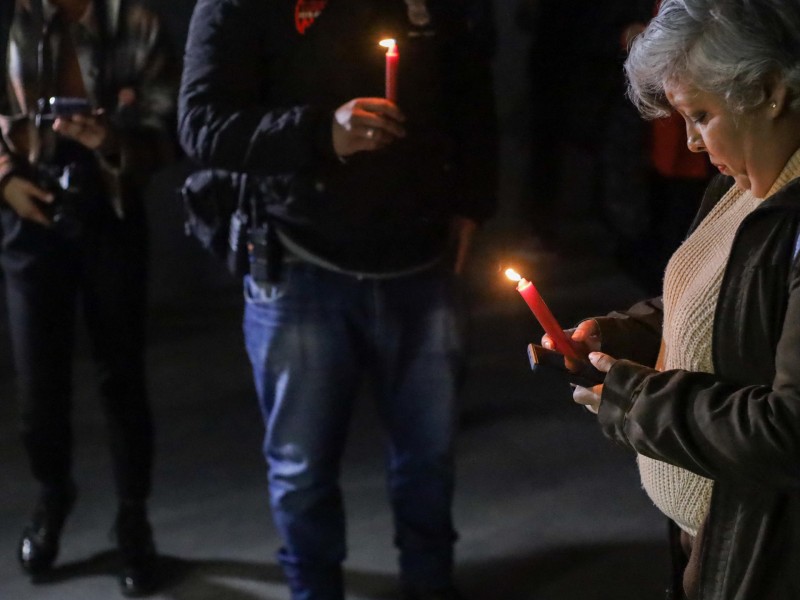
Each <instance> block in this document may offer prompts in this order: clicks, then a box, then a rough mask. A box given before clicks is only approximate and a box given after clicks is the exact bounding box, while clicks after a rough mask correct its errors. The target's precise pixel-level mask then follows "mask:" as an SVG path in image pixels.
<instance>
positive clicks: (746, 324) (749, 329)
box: [598, 180, 800, 600]
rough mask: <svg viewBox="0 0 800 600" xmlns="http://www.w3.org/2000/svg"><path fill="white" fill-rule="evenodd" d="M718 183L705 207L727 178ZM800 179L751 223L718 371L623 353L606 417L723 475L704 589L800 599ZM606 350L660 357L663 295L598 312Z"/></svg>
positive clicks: (724, 317) (730, 285) (724, 305)
mask: <svg viewBox="0 0 800 600" xmlns="http://www.w3.org/2000/svg"><path fill="white" fill-rule="evenodd" d="M730 181H731V180H727V183H728V185H727V186H720V185H719V184H720V181H717V182H714V183H712V187H711V188H710V193H708V194H707V195H706V198H705V200H704V203H703V207H702V208H701V214H707V212H708V210H710V208H711V206H713V204H714V203H716V202H717V201H718V200H719V198H720V197H721V196H722V193H723V192H724V190H725V187H729V185H730ZM798 224H800V180H794V181H792V182H790V183H789V184H788V185H787V186H786V187H785V188H783V189H782V190H781V191H780V192H778V193H777V194H775V195H774V196H772V197H770V198H768V199H767V200H765V201H764V202H763V204H762V205H761V206H760V207H759V208H758V209H756V210H755V211H753V212H752V213H751V214H750V215H749V216H748V217H747V218H746V219H745V220H744V222H743V223H742V224H741V226H740V227H739V230H738V231H737V234H736V237H735V239H734V242H733V246H732V249H731V255H730V259H729V262H728V265H727V268H726V271H725V274H724V278H723V281H722V288H721V290H720V295H719V300H718V305H717V311H716V316H715V319H714V333H713V340H712V352H713V360H714V370H715V374H713V375H712V374H706V373H695V372H687V371H682V370H675V371H666V372H663V373H660V372H657V371H654V370H652V369H651V368H648V367H645V366H642V365H641V364H638V363H635V362H632V361H628V360H620V361H618V362H617V363H616V364H615V365H614V366H613V367H612V368H611V371H610V372H609V374H608V377H607V378H606V381H605V387H604V390H603V397H602V404H601V407H600V415H599V417H600V421H601V424H602V426H603V429H604V431H605V433H606V435H608V436H609V437H610V438H612V439H614V440H616V441H617V442H619V443H621V444H623V445H625V446H628V447H630V448H631V449H633V450H635V451H636V452H638V453H640V454H644V455H646V456H649V457H651V458H655V459H658V460H662V461H665V462H668V463H671V464H673V465H677V466H679V467H683V468H685V469H688V470H690V471H693V472H695V473H697V474H699V475H702V476H704V477H708V478H710V479H713V480H714V492H713V497H712V501H711V509H710V513H709V516H708V518H707V521H706V523H705V524H704V527H703V535H702V538H701V539H702V544H701V547H700V548H699V549H698V548H695V551H699V552H700V571H699V586H698V589H697V590H696V594H697V595H696V598H697V599H698V600H756V599H758V600H795V599H796V598H800V571H798V569H797V565H798V564H800V260H798V258H797V257H796V256H795V243H796V240H797V234H798ZM598 322H599V323H600V327H601V332H602V340H603V351H604V352H607V353H609V354H611V355H612V356H616V357H623V358H624V357H632V356H636V357H637V359H638V360H644V361H645V362H648V361H651V364H652V361H654V359H655V356H656V354H657V352H658V344H659V339H660V327H661V312H660V304H659V303H658V302H649V303H644V304H641V305H638V306H637V307H635V309H634V310H632V311H629V312H628V313H625V314H617V315H611V316H610V317H607V318H600V319H598Z"/></svg>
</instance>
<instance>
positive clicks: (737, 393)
mask: <svg viewBox="0 0 800 600" xmlns="http://www.w3.org/2000/svg"><path fill="white" fill-rule="evenodd" d="M789 289H790V296H789V300H788V306H787V312H786V316H785V319H784V322H783V329H782V333H781V335H780V339H779V342H778V347H777V352H776V356H775V365H776V374H775V377H774V380H773V381H772V382H768V383H767V384H764V385H742V384H740V383H734V382H731V381H730V380H725V379H723V378H721V377H719V376H717V375H714V374H708V373H697V372H688V371H682V370H675V371H666V372H663V373H660V372H657V371H654V370H652V369H650V368H648V367H645V366H642V365H640V364H637V363H634V362H631V361H627V360H620V361H618V362H617V363H616V364H615V365H614V366H613V367H612V368H611V370H610V372H609V373H608V376H607V378H606V381H605V386H604V388H603V396H602V397H603V401H602V404H601V406H600V413H599V418H600V422H601V425H602V427H603V430H604V433H605V434H606V435H607V436H608V437H610V438H611V439H613V440H615V441H617V442H619V443H620V444H622V445H624V446H627V447H629V448H632V449H633V450H635V451H636V452H638V453H640V454H644V455H646V456H649V457H651V458H655V459H658V460H662V461H665V462H668V463H671V464H674V465H677V466H680V467H683V468H685V469H689V470H690V471H693V472H695V473H697V474H699V475H703V476H704V477H708V478H710V479H714V480H718V481H725V482H727V483H731V484H734V485H740V486H748V487H753V486H760V487H766V488H770V489H797V488H800V469H798V457H800V369H798V365H800V325H798V324H800V263H798V261H797V260H796V259H795V261H794V265H793V268H792V276H791V280H790V286H789Z"/></svg>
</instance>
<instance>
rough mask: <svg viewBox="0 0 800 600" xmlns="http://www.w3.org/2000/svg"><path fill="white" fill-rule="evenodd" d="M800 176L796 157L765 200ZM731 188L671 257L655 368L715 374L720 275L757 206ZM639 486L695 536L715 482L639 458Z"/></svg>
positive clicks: (742, 192)
mask: <svg viewBox="0 0 800 600" xmlns="http://www.w3.org/2000/svg"><path fill="white" fill-rule="evenodd" d="M798 176H800V151H799V152H797V153H795V154H794V156H792V158H791V159H790V160H789V162H788V163H787V164H786V167H785V168H784V170H783V172H782V173H781V175H780V176H779V177H778V179H777V180H776V182H775V184H774V185H773V187H772V189H771V190H770V191H769V193H768V194H767V196H771V195H772V194H774V193H775V192H777V191H778V190H780V189H781V188H782V187H783V186H784V185H786V183H788V182H789V181H791V180H792V179H794V178H796V177H798ZM761 202H762V199H761V198H756V197H755V196H753V194H751V193H750V192H749V191H747V190H741V189H739V188H738V187H736V186H734V187H732V188H731V189H730V190H729V191H728V192H727V193H726V194H725V195H724V196H723V197H722V199H721V200H720V201H719V202H718V203H717V205H716V206H715V207H714V208H713V209H712V210H711V212H710V213H709V214H708V215H707V216H706V218H705V219H704V220H703V222H702V223H701V224H700V225H699V226H698V227H697V229H696V230H695V231H694V232H693V233H692V235H691V236H690V237H689V238H688V239H687V240H686V241H685V242H684V243H683V244H682V245H681V247H680V248H678V250H677V251H676V252H675V254H674V255H673V256H672V258H671V259H670V261H669V264H668V265H667V270H666V273H665V276H664V329H663V336H664V338H663V341H662V344H661V352H660V353H659V357H658V363H657V365H656V368H658V369H659V370H671V369H684V370H687V371H701V372H705V373H713V372H714V366H713V364H712V361H711V334H712V328H713V324H714V311H715V309H716V305H717V296H718V295H719V291H720V285H721V283H722V274H723V272H724V270H725V266H726V265H727V262H728V255H729V253H730V248H731V245H732V243H733V237H734V234H735V233H736V230H737V229H738V227H739V225H740V224H741V222H742V220H743V219H744V218H745V217H746V216H747V215H748V214H749V213H750V212H752V211H753V210H754V209H755V208H756V207H757V206H758V205H759V204H760V203H761ZM638 464H639V474H640V476H641V480H642V485H643V487H644V489H645V491H646V492H647V494H648V496H650V499H651V500H652V501H653V503H655V505H656V506H657V507H658V508H659V509H660V510H661V512H663V513H664V514H665V515H667V516H668V517H669V518H671V519H672V520H674V521H675V522H676V523H677V524H678V525H679V526H680V528H681V529H683V530H684V531H686V532H687V533H689V534H690V535H692V536H694V535H696V534H697V529H698V528H699V527H700V525H701V524H702V522H703V520H704V519H705V516H706V514H707V513H708V506H709V503H710V501H711V489H712V487H713V482H712V481H711V480H709V479H706V478H704V477H701V476H699V475H695V474H694V473H692V472H690V471H687V470H685V469H681V468H680V467H675V466H673V465H670V464H667V463H665V462H661V461H658V460H653V459H651V458H647V457H646V456H641V455H639V456H638Z"/></svg>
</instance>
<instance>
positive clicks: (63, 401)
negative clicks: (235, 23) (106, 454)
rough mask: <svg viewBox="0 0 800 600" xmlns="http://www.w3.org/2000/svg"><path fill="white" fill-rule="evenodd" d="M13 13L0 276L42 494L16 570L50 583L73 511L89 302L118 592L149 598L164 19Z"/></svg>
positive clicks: (115, 6)
mask: <svg viewBox="0 0 800 600" xmlns="http://www.w3.org/2000/svg"><path fill="white" fill-rule="evenodd" d="M3 12H4V14H3V20H2V21H0V28H1V29H2V33H3V35H2V40H3V42H6V41H7V44H5V43H4V44H3V52H4V53H3V57H4V58H3V69H4V70H3V72H2V77H0V79H2V82H3V83H7V84H8V85H7V86H2V88H1V89H3V90H6V89H8V90H9V92H8V93H7V94H6V93H4V94H0V115H2V116H0V131H1V132H2V136H0V201H1V202H0V218H1V219H2V229H3V240H2V256H0V263H2V268H3V272H4V276H5V286H6V292H7V294H8V310H9V317H10V318H9V321H10V331H11V339H12V345H13V352H14V359H15V363H16V369H17V375H18V383H19V393H20V399H21V411H20V413H21V420H22V423H21V430H22V438H23V442H24V445H25V450H26V451H27V453H28V457H29V460H30V464H31V469H32V471H33V475H34V477H35V478H36V479H37V481H38V482H39V483H40V484H41V494H40V498H39V502H38V504H37V505H36V508H35V510H34V511H33V518H32V521H31V523H30V524H29V525H28V526H27V527H26V528H25V530H24V532H23V534H22V538H21V540H20V544H19V548H18V558H19V560H20V563H21V565H22V567H23V569H25V571H26V572H28V573H29V574H30V575H31V576H32V577H34V578H36V577H40V576H42V575H45V574H46V573H47V572H48V571H49V570H50V568H51V566H52V565H53V562H54V561H55V559H56V555H57V553H58V549H59V540H60V536H61V529H62V527H63V524H64V520H65V519H66V517H67V515H68V514H69V512H70V510H71V509H72V506H73V504H74V502H75V498H76V488H75V484H74V481H73V478H72V472H71V470H72V464H71V463H72V461H71V457H72V431H71V428H70V406H71V401H72V399H71V396H72V394H71V388H72V382H71V380H72V375H71V369H72V364H71V363H72V361H71V359H72V346H73V341H74V328H75V312H76V305H77V304H78V302H79V299H80V302H81V308H82V309H83V313H84V317H85V322H86V325H87V330H88V334H89V339H90V341H91V344H92V351H93V357H94V359H95V362H96V363H97V366H98V371H99V376H100V382H99V383H100V394H101V399H102V403H103V408H104V411H105V413H106V416H107V418H108V421H109V429H110V435H109V438H110V445H111V454H112V459H113V467H114V478H115V483H116V492H117V497H118V499H119V507H118V513H117V518H116V522H115V527H114V530H115V533H116V537H117V542H118V545H119V549H120V552H121V557H122V571H121V574H120V580H119V583H120V586H121V589H122V592H123V593H124V594H127V595H138V594H144V593H147V592H149V591H151V590H152V589H153V587H154V586H155V579H154V574H155V560H154V559H155V549H154V545H153V539H152V533H151V529H150V524H149V522H148V518H147V513H146V501H147V498H148V495H149V493H150V487H151V471H152V461H153V458H152V457H153V432H152V423H151V415H150V408H149V405H148V400H147V394H146V382H145V373H144V312H145V299H146V291H145V258H146V244H145V241H146V240H145V233H146V227H145V221H144V206H143V202H142V200H143V199H142V197H141V196H142V192H143V190H144V185H145V183H146V182H147V180H148V178H149V176H150V175H151V174H152V172H153V170H154V169H155V168H156V167H157V166H158V165H159V164H163V163H162V162H160V161H159V157H160V156H161V157H164V158H167V157H168V152H169V151H170V150H171V147H172V146H173V144H172V143H171V142H170V140H171V136H170V135H169V133H168V132H169V130H170V127H169V117H170V115H171V114H173V113H174V103H175V102H174V96H175V88H176V87H177V73H171V74H170V71H169V69H168V68H167V66H168V61H167V57H166V54H165V48H164V37H163V36H162V35H161V30H160V26H159V22H158V19H157V18H156V17H155V15H153V14H152V13H151V12H149V11H147V10H146V9H145V8H144V7H142V6H141V5H140V3H138V2H136V1H125V0H50V1H43V0H18V1H16V2H11V4H10V5H8V4H6V5H5V6H4V7H3ZM6 46H7V48H8V50H6ZM161 150H163V152H161Z"/></svg>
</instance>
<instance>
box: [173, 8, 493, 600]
mask: <svg viewBox="0 0 800 600" xmlns="http://www.w3.org/2000/svg"><path fill="white" fill-rule="evenodd" d="M489 12H490V7H489V6H488V3H486V2H460V1H449V0H445V1H442V2H427V1H426V0H406V1H405V2H404V1H403V0H360V1H354V2H336V1H327V2H326V1H325V0H296V1H292V2H287V3H276V2H262V1H260V0H200V1H199V2H198V3H197V5H196V7H195V12H194V15H193V17H192V22H191V26H190V33H189V39H188V43H187V48H186V54H185V57H186V60H185V67H184V73H183V81H182V85H181V92H180V96H179V111H178V112H179V131H180V138H181V143H182V145H183V147H184V149H185V150H186V152H187V154H188V155H189V156H190V157H191V158H193V159H195V160H196V161H198V162H199V163H200V164H201V165H202V166H203V167H205V168H212V169H228V170H230V171H239V172H243V173H246V174H247V177H248V179H249V180H250V181H251V185H252V187H253V189H257V190H259V191H258V192H257V193H256V194H255V197H254V198H253V201H254V202H255V203H257V204H258V208H259V211H257V212H260V214H261V215H262V217H263V220H262V219H260V220H259V222H250V223H249V228H250V231H251V246H252V247H253V249H254V250H255V252H254V253H253V255H252V257H251V258H252V260H253V262H252V265H253V268H252V270H251V272H250V274H248V275H246V276H245V278H244V286H245V296H246V308H245V316H244V331H245V343H246V347H247V351H248V354H249V357H250V360H251V363H252V367H253V375H254V379H255V387H256V391H257V395H258V400H259V404H260V408H261V410H262V414H263V419H264V426H265V430H266V436H265V440H264V444H263V452H264V457H265V459H266V461H267V463H268V481H269V492H270V498H271V506H272V513H273V518H274V521H275V523H276V526H277V529H278V531H279V533H280V535H281V537H282V540H283V547H282V548H281V549H280V551H279V553H278V560H279V561H280V563H281V565H282V567H283V570H284V573H285V575H286V577H287V579H288V582H289V587H290V589H291V594H292V598H293V599H294V600H342V599H343V598H344V576H343V570H342V562H343V561H344V559H345V555H346V543H345V510H344V506H343V498H342V492H341V489H340V486H339V471H340V463H341V457H342V453H343V449H344V445H345V438H346V434H347V428H348V422H349V418H350V415H351V412H352V408H353V403H354V401H355V400H356V398H357V397H358V396H359V392H360V391H361V390H362V383H363V380H364V379H365V378H368V379H369V381H370V382H371V383H372V385H371V387H370V391H371V392H372V395H373V396H374V398H375V401H376V402H377V405H378V411H379V413H380V415H381V417H382V421H383V425H384V427H385V429H386V432H387V436H386V437H387V449H388V452H387V471H388V487H389V496H390V502H391V506H392V509H393V513H394V524H395V544H396V546H397V548H398V550H399V562H400V579H401V584H402V588H403V598H404V599H405V600H454V599H456V598H458V597H460V596H459V594H458V592H457V590H456V588H455V586H454V581H453V551H454V543H455V540H456V537H457V536H456V532H455V529H454V526H453V522H452V500H453V487H454V469H453V440H454V436H455V432H456V423H457V410H458V402H457V392H458V387H459V383H460V380H461V376H462V368H463V358H464V338H463V331H462V328H461V322H460V318H459V310H458V302H457V294H456V285H457V283H458V274H459V273H460V272H461V271H462V269H463V264H464V259H465V256H466V252H467V249H468V247H469V243H470V239H471V237H472V235H473V232H474V231H475V228H476V226H477V224H478V223H479V222H481V221H483V220H484V219H486V218H487V217H488V216H489V215H490V213H491V211H492V210H493V202H494V195H495V135H494V132H495V117H494V112H493V89H492V85H491V76H490V75H491V69H490V66H491V60H490V59H491V51H492V34H491V31H492V27H491V20H490V18H489V15H488V14H487V13H489ZM382 39H393V40H395V44H396V46H395V48H396V50H397V52H398V54H399V67H398V73H397V80H396V83H397V98H396V100H395V99H392V98H387V97H385V94H384V92H385V91H386V88H385V87H384V86H385V81H386V79H385V75H386V73H385V65H386V62H387V61H386V59H385V55H386V52H387V51H386V49H385V48H383V47H381V46H380V45H379V42H381V40H382ZM389 45H390V46H391V43H389ZM389 79H390V84H391V83H393V81H392V80H391V70H390V75H389ZM386 87H387V88H389V90H388V91H389V92H390V93H389V94H388V95H389V96H391V95H392V94H391V91H392V89H391V88H392V86H391V85H390V86H386ZM253 180H256V181H253ZM265 226H266V227H265ZM262 246H266V247H265V248H262ZM281 255H282V256H281ZM263 261H266V262H267V263H268V264H266V265H262V264H261V263H262V262H263ZM273 261H275V262H273ZM276 262H277V263H278V264H276Z"/></svg>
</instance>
